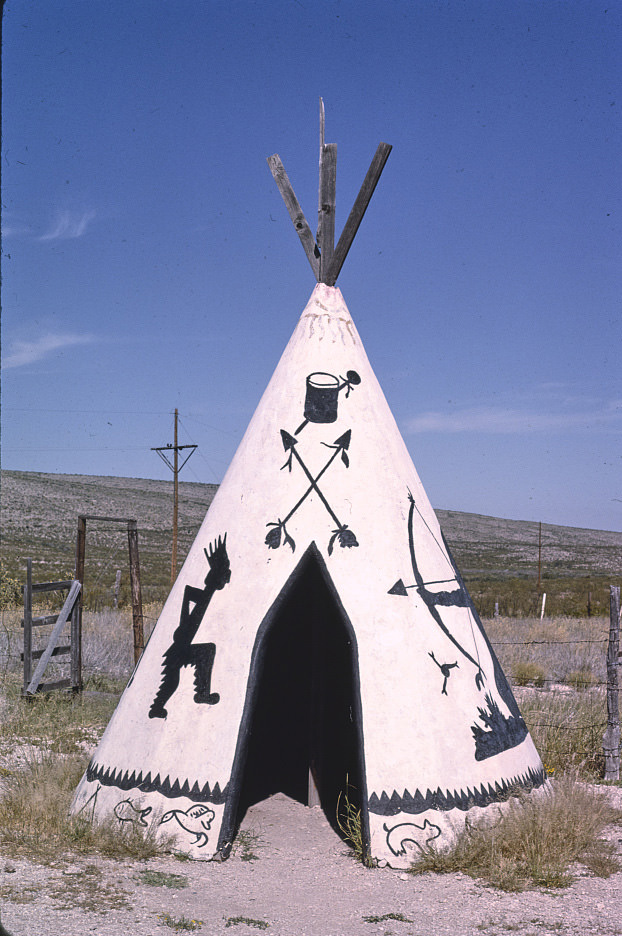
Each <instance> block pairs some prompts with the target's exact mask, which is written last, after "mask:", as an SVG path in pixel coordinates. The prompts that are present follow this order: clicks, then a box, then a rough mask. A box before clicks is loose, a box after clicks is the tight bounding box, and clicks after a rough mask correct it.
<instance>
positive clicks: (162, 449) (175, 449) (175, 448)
mask: <svg viewBox="0 0 622 936" xmlns="http://www.w3.org/2000/svg"><path fill="white" fill-rule="evenodd" d="M178 420H179V410H178V409H177V407H175V429H174V431H173V444H172V445H171V443H170V442H169V443H168V445H161V446H159V447H158V448H153V447H152V449H151V451H152V452H157V453H158V455H159V456H160V458H161V459H162V461H163V462H165V463H166V464H167V465H168V467H169V468H170V469H171V471H172V472H173V552H172V556H171V585H173V583H174V582H175V579H176V578H177V513H178V506H179V480H178V479H179V472H180V471H181V469H182V468H183V467H184V465H185V464H186V462H187V461H188V459H189V458H190V456H191V455H192V453H193V452H194V450H195V448H196V447H197V446H196V445H178V444H177V423H178ZM183 449H190V451H189V452H188V454H187V455H186V457H185V458H184V460H183V461H182V463H181V465H180V464H179V453H180V452H181V451H182V450H183ZM167 452H172V453H173V462H172V464H171V462H170V461H169V459H168V457H167V455H166V453H167Z"/></svg>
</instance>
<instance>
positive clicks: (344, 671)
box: [221, 545, 369, 853]
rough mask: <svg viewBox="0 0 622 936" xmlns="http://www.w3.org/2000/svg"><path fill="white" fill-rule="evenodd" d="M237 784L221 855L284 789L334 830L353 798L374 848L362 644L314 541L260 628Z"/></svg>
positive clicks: (235, 777) (240, 743)
mask: <svg viewBox="0 0 622 936" xmlns="http://www.w3.org/2000/svg"><path fill="white" fill-rule="evenodd" d="M231 787H232V796H231V797H230V801H229V803H230V806H229V803H228V806H229V808H228V810H226V811H225V816H224V818H223V832H222V837H221V848H222V850H223V851H225V850H226V845H227V843H229V842H230V841H231V839H232V837H233V835H234V834H235V830H236V828H237V826H238V825H239V822H240V821H241V819H242V817H243V816H244V813H245V812H246V810H247V809H248V808H249V806H252V805H253V804H254V803H257V802H259V801H260V800H262V799H266V798H267V797H268V796H271V795H272V794H274V793H277V792H282V793H285V794H286V795H287V796H290V797H292V799H296V800H298V801H299V802H301V803H304V804H308V805H310V806H314V805H320V806H321V807H322V809H323V811H324V813H325V814H326V817H327V818H328V820H329V822H330V823H331V824H332V825H333V827H335V828H338V823H337V811H338V808H341V809H343V808H344V807H345V801H346V797H347V801H348V803H349V804H350V806H352V807H354V808H355V809H357V810H361V814H362V815H361V819H362V826H363V828H362V831H363V837H364V840H365V843H366V844H368V843H369V834H368V831H367V826H368V823H367V810H366V808H365V807H366V803H367V796H366V790H365V770H364V763H363V731H362V718H361V700H360V689H359V671H358V653H357V646H356V638H355V636H354V631H353V629H352V626H351V624H350V621H349V620H348V617H347V615H346V614H345V611H344V610H343V607H342V605H341V602H340V600H339V598H338V596H337V593H336V591H335V589H334V587H333V585H332V582H331V580H330V576H329V574H328V572H327V570H326V566H325V563H324V560H323V559H322V557H321V556H320V555H319V553H318V551H317V549H316V548H315V546H314V545H312V546H311V547H309V549H308V550H307V552H306V553H305V555H304V556H303V558H302V559H301V561H300V563H299V565H298V567H297V568H296V570H295V571H294V573H293V575H292V576H291V578H290V580H289V581H288V583H287V585H286V588H285V589H284V590H283V592H282V593H281V595H280V596H279V598H278V599H277V601H276V602H275V603H274V605H273V607H272V608H271V609H270V611H269V613H268V614H267V615H266V618H265V620H264V622H263V624H262V626H261V627H260V629H259V632H258V635H257V641H256V643H255V649H254V652H253V661H252V664H251V673H250V677H249V685H248V690H247V697H246V704H245V711H244V716H243V720H242V726H241V729H240V735H239V739H238V749H237V752H236V758H235V763H234V766H233V771H232V777H231ZM236 799H237V805H236V804H235V800H236ZM225 853H226V851H225Z"/></svg>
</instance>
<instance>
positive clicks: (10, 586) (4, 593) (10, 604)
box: [0, 568, 23, 611]
mask: <svg viewBox="0 0 622 936" xmlns="http://www.w3.org/2000/svg"><path fill="white" fill-rule="evenodd" d="M22 602H23V599H22V584H21V582H19V581H18V580H17V579H16V578H13V577H12V576H10V575H9V573H8V572H7V571H6V569H4V568H0V611H5V610H6V609H7V608H14V607H15V606H16V605H17V606H19V605H21V604H22Z"/></svg>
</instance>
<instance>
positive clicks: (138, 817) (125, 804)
mask: <svg viewBox="0 0 622 936" xmlns="http://www.w3.org/2000/svg"><path fill="white" fill-rule="evenodd" d="M150 812H151V806H147V807H146V808H145V809H141V808H140V807H139V806H134V803H133V802H132V801H131V799H124V800H121V802H120V803H117V805H116V806H115V808H114V814H115V816H116V817H117V819H118V820H119V822H120V823H122V824H123V823H124V822H135V823H136V824H137V825H139V826H143V827H144V828H146V827H147V823H146V822H145V816H148V815H149V813H150Z"/></svg>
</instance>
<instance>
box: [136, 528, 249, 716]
mask: <svg viewBox="0 0 622 936" xmlns="http://www.w3.org/2000/svg"><path fill="white" fill-rule="evenodd" d="M203 552H204V553H205V556H206V558H207V561H208V563H209V572H208V573H207V575H206V577H205V588H195V587H194V586H192V585H186V587H185V589H184V598H183V602H182V606H181V615H180V618H179V627H178V628H177V629H176V630H175V633H174V634H173V643H172V644H171V646H170V647H169V648H168V650H167V651H166V652H165V654H164V657H163V671H162V682H161V683H160V688H159V689H158V692H157V695H156V697H155V699H154V700H153V703H152V705H151V708H150V709H149V718H166V716H167V711H166V709H165V707H164V706H165V705H166V703H167V702H168V700H169V699H170V697H171V696H172V695H173V693H174V692H175V690H176V689H177V687H178V686H179V674H180V671H181V668H182V667H183V666H194V689H195V692H194V701H195V702H197V703H199V704H200V703H203V704H206V705H216V703H217V702H219V701H220V696H219V694H218V693H217V692H210V683H211V679H212V667H213V666H214V657H215V655H216V644H213V643H204V644H193V643H192V641H193V639H194V637H195V636H196V633H197V631H198V629H199V626H200V624H201V621H202V620H203V617H204V615H205V612H206V611H207V606H208V605H209V603H210V601H211V600H212V596H213V594H214V592H215V591H220V589H222V588H224V587H225V585H226V584H227V583H228V582H229V581H231V567H230V564H229V556H228V555H227V534H226V533H225V536H224V538H223V539H221V538H220V537H218V542H217V543H214V546H213V547H212V546H211V545H210V548H209V552H208V551H207V549H204V550H203ZM192 603H194V607H193V608H192V610H190V605H191V604H192Z"/></svg>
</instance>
